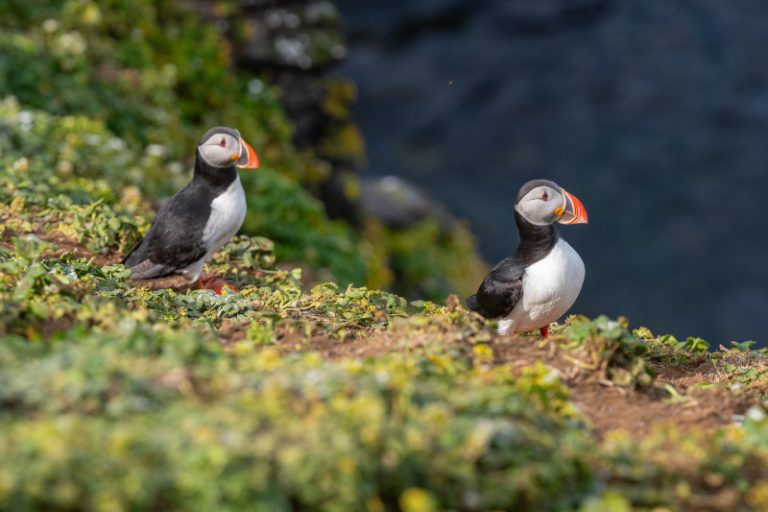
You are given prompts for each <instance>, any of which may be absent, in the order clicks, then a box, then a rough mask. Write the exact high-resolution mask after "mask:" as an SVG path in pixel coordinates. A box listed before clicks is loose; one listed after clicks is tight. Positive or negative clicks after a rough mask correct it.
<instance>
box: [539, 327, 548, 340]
mask: <svg viewBox="0 0 768 512" xmlns="http://www.w3.org/2000/svg"><path fill="white" fill-rule="evenodd" d="M539 334H541V337H542V338H546V337H547V336H549V326H546V327H542V328H541V329H539Z"/></svg>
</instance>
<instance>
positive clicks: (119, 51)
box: [0, 0, 768, 345]
mask: <svg viewBox="0 0 768 512" xmlns="http://www.w3.org/2000/svg"><path fill="white" fill-rule="evenodd" d="M766 19H768V4H766V3H765V2H764V1H761V0H739V1H737V2H720V1H715V0H696V1H691V0H537V1H535V2H532V1H530V0H386V1H385V0H367V1H361V0H110V1H109V2H106V1H96V0H55V1H54V0H50V1H49V0H33V1H29V0H0V157H6V158H8V159H9V160H8V161H9V162H10V163H9V165H10V164H11V163H13V162H17V161H18V160H17V158H18V157H19V156H22V155H23V156H24V157H25V158H27V157H28V158H29V159H30V165H31V166H32V167H34V168H36V166H37V167H39V168H40V169H44V168H45V169H51V168H53V169H55V172H56V173H57V174H58V177H59V179H63V180H69V179H73V180H74V179H80V178H88V179H89V180H105V182H104V183H106V185H105V186H104V187H101V188H100V186H92V184H89V183H93V181H91V182H86V181H79V182H76V183H78V186H84V187H85V186H88V187H92V188H95V189H98V190H104V192H103V193H104V194H112V195H113V196H114V197H116V198H119V199H120V201H121V202H122V204H123V207H124V208H125V210H126V211H136V212H141V211H145V210H146V205H148V204H149V205H150V206H151V207H153V208H156V207H157V206H158V205H160V204H162V202H163V201H164V200H166V199H167V198H168V197H169V196H170V195H171V194H172V193H173V192H175V190H177V189H178V187H180V186H182V185H183V184H184V183H186V181H188V179H189V169H190V165H191V162H192V157H193V155H194V148H195V145H196V142H197V140H198V138H199V137H200V135H201V134H202V133H203V132H204V131H205V130H206V129H207V128H208V127H210V126H214V125H222V124H223V125H230V126H236V127H238V128H239V129H240V131H241V132H242V133H243V134H244V136H245V137H246V139H247V140H248V141H249V142H250V143H251V144H252V145H253V146H254V147H256V148H257V150H258V151H259V153H260V156H261V160H262V163H263V169H262V170H260V171H259V172H258V173H251V174H248V175H247V176H244V184H245V186H246V190H247V191H248V196H249V197H248V204H249V210H248V217H247V219H246V224H245V226H244V231H245V232H246V233H249V234H258V235H262V236H266V237H269V238H271V239H272V240H274V241H275V243H276V252H277V256H278V259H279V260H280V261H283V262H287V263H301V264H303V265H304V267H305V268H306V269H307V270H306V272H305V280H306V281H307V282H308V283H310V284H311V283H312V282H317V281H322V280H326V279H335V280H337V281H339V282H340V283H342V284H343V283H349V282H352V283H356V284H365V285H367V286H369V287H372V288H384V289H390V290H393V291H396V292H398V293H400V294H402V295H404V296H406V297H408V298H409V299H419V298H430V299H434V300H443V299H444V298H445V296H446V295H447V294H448V293H454V292H455V293H459V294H461V295H466V294H468V293H472V292H473V290H474V289H475V288H476V287H477V285H478V284H479V282H480V280H481V279H482V277H483V275H484V273H485V271H487V269H488V265H489V264H492V263H495V262H496V261H498V260H500V259H502V258H503V257H505V256H507V255H509V254H511V252H512V251H513V250H514V248H515V246H516V244H517V233H516V229H515V227H514V223H513V205H514V198H515V195H516V193H517V190H518V188H519V187H520V185H521V184H523V183H524V182H525V181H527V180H528V179H532V178H549V179H552V180H555V181H557V182H558V183H559V184H561V185H562V186H563V187H565V188H566V189H567V190H569V191H570V192H572V193H573V194H575V195H576V196H577V197H579V198H580V199H581V200H582V201H583V202H584V204H585V205H586V207H587V209H588V211H589V215H590V223H589V225H587V226H574V227H562V228H560V233H561V234H562V235H563V236H564V237H565V238H566V239H567V240H568V241H569V242H570V243H571V244H572V245H573V246H574V247H575V248H576V249H577V250H578V251H579V253H580V254H581V255H582V257H583V259H584V261H585V263H586V266H587V280H586V283H585V287H584V290H583V292H582V295H581V297H580V298H579V301H578V302H577V304H576V306H575V307H574V312H579V313H585V314H588V315H597V314H599V313H606V314H609V315H612V316H618V315H624V316H627V317H629V319H630V321H631V323H632V324H633V325H646V326H648V327H650V328H651V329H652V330H653V331H654V332H659V333H673V334H675V335H677V336H678V337H683V338H684V337H686V336H701V337H704V338H706V339H707V340H709V341H710V342H711V343H713V344H715V345H716V344H718V343H726V342H727V341H729V340H737V341H744V340H750V339H754V340H757V341H758V342H763V343H765V342H766V341H768V336H766V335H765V328H764V327H763V325H764V323H763V319H762V314H763V313H764V312H768V265H766V263H765V260H766V253H767V252H768V236H766V234H767V229H766V228H768V220H766V214H765V210H766V208H767V206H766V204H767V201H768V175H766V172H765V167H766V162H768V139H767V138H766V136H768V66H766V65H765V58H764V56H765V51H766V49H767V48H768V31H767V30H765V23H764V22H765V20H766ZM126 20H131V22H130V23H126ZM52 141H60V142H58V143H54V142H52ZM67 148H69V149H67ZM72 148H74V149H72ZM89 148H92V149H93V154H94V155H97V156H94V157H92V158H91V160H88V159H85V160H84V159H83V158H82V156H78V157H77V158H76V157H74V156H73V155H82V154H88V151H89ZM3 152H6V154H5V155H3ZM107 185H108V186H107ZM100 193H101V192H100ZM73 200H74V201H77V200H78V198H77V194H73ZM141 205H144V207H142V206H141ZM142 208H144V209H142Z"/></svg>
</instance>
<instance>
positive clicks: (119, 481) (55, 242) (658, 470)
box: [0, 0, 768, 512]
mask: <svg viewBox="0 0 768 512" xmlns="http://www.w3.org/2000/svg"><path fill="white" fill-rule="evenodd" d="M219 5H220V6H222V8H226V7H227V5H230V4H228V3H219ZM230 8H231V5H230ZM126 13H130V17H131V19H132V20H134V23H133V24H132V25H131V26H130V27H128V26H126V25H125V24H124V22H123V20H124V19H125V17H126V15H127V14H126ZM161 26H162V27H163V28H162V30H161V29H160V28H159V27H161ZM0 29H2V30H0V96H2V98H3V99H2V100H0V170H1V171H2V172H0V413H1V414H0V510H13V511H27V510H29V511H31V510H47V511H49V510H53V511H56V510H61V511H65V510H66V511H72V510H115V511H118V510H270V511H271V510H276V511H280V510H285V511H288V510H330V511H358V510H368V511H373V512H377V511H386V510H403V511H405V512H428V511H436V510H467V511H473V510H477V511H485V510H521V511H525V510H531V511H534V510H535V511H580V512H601V511H605V512H608V511H610V512H616V511H618V512H622V511H631V510H637V511H655V512H661V511H667V510H683V511H700V510H708V511H723V512H725V511H728V512H730V511H748V510H766V509H768V470H767V469H766V468H768V442H767V441H766V440H767V439H768V417H767V416H766V411H765V408H764V406H763V403H764V400H766V399H768V391H766V390H767V389H768V353H767V352H766V350H752V346H751V344H750V342H744V343H733V344H731V345H729V347H727V348H726V347H720V349H719V350H717V351H712V352H710V351H708V349H709V348H710V346H709V344H708V343H707V342H706V341H704V340H702V339H700V338H694V337H691V338H688V339H686V340H682V341H681V340H677V339H675V338H674V337H672V336H655V335H654V334H652V333H651V332H650V331H649V330H648V329H645V328H638V329H635V330H631V329H630V328H629V325H628V322H627V321H626V320H625V319H618V320H611V319H609V318H606V317H598V318H596V319H594V320H591V319H588V318H584V317H571V318H569V319H568V320H567V321H566V322H565V323H564V324H562V325H556V326H552V329H551V332H552V335H551V337H550V338H549V339H547V340H540V339H539V338H538V337H537V336H535V337H534V336H528V337H516V338H510V337H498V336H496V335H495V334H494V330H493V329H494V325H493V322H487V321H485V320H483V319H482V318H480V317H479V316H477V315H475V314H472V313H469V312H467V311H466V310H465V309H463V308H462V307H461V306H460V304H459V301H458V300H457V298H456V297H455V296H452V297H450V298H449V300H448V301H447V304H446V305H445V306H443V305H439V304H436V303H433V302H429V301H416V302H412V303H408V302H407V301H406V300H405V299H404V298H403V297H401V296H399V295H396V294H394V293H391V292H388V291H382V290H380V288H382V287H383V286H385V285H392V284H393V277H392V276H393V274H394V270H393V268H392V267H391V266H390V265H392V264H393V265H395V266H396V268H397V270H398V272H400V273H401V274H402V275H403V276H405V282H406V283H407V284H405V285H402V286H404V287H405V288H409V289H411V290H413V289H417V290H420V291H423V296H424V297H431V296H434V295H438V294H445V293H447V292H449V291H452V290H454V289H455V288H452V283H455V282H458V281H461V280H462V279H466V277H467V276H466V275H464V276H462V275H451V274H450V272H449V271H448V269H451V268H452V269H464V268H468V267H466V265H471V264H474V263H473V261H474V260H472V261H467V259H466V258H462V257H461V254H462V253H466V252H467V251H470V249H471V248H472V240H471V237H469V236H468V234H467V233H465V232H462V231H457V232H454V233H452V234H448V235H446V234H445V233H441V232H440V230H439V229H438V228H437V226H435V225H434V224H433V223H432V222H430V221H425V222H423V223H422V224H420V225H418V226H416V227H414V228H412V230H411V231H407V232H394V231H390V230H388V229H387V228H385V227H383V226H381V225H380V224H379V223H378V222H376V221H375V220H372V219H366V220H365V221H364V222H363V234H356V233H355V232H354V231H353V230H352V229H351V228H350V227H349V226H347V225H345V224H342V223H338V222H332V221H330V220H329V219H328V218H327V216H326V215H325V213H324V210H323V207H322V205H321V204H320V203H318V202H317V201H316V200H315V199H313V198H312V197H310V196H309V195H308V194H307V193H306V192H305V191H304V189H303V188H302V185H306V184H307V183H308V182H310V181H311V179H310V178H309V176H313V178H312V179H315V177H316V175H317V173H318V172H319V173H321V171H322V164H318V163H317V160H316V159H315V157H314V156H312V155H307V154H300V153H299V152H297V151H296V150H295V148H293V146H292V143H291V142H290V137H291V127H290V123H289V122H288V121H287V119H286V118H285V116H284V114H283V112H282V109H281V105H280V101H279V95H278V94H277V93H276V92H275V91H273V90H272V89H271V88H270V87H264V88H263V90H262V92H260V93H259V94H258V95H250V96H249V93H247V86H246V85H245V84H247V81H249V80H254V79H256V78H254V77H244V76H240V75H237V74H234V73H232V72H231V71H230V69H229V67H228V65H227V55H228V52H227V51H225V50H226V45H225V43H224V42H223V40H222V39H221V38H220V36H219V35H218V33H216V32H215V31H214V30H213V29H212V28H210V27H206V26H204V25H201V24H200V23H199V22H198V21H197V20H196V19H195V18H193V17H192V16H191V15H189V14H186V13H184V12H183V11H179V10H178V9H177V5H176V4H175V3H173V2H162V1H159V0H157V1H152V2H150V1H138V2H128V1H120V0H114V1H110V2H98V3H96V2H89V1H87V0H58V1H53V2H35V1H32V2H20V1H16V0H6V2H5V3H4V4H3V10H2V11H0ZM193 53H194V54H195V55H197V56H198V57H197V59H191V58H190V55H192V54H193ZM244 91H246V92H244ZM337 93H338V95H339V98H340V99H339V100H338V101H339V103H340V104H341V106H340V105H339V104H336V103H331V104H329V105H327V106H326V108H328V109H331V110H336V109H339V108H343V107H344V105H345V104H346V103H345V101H346V99H345V98H347V97H348V96H349V94H351V92H350V91H346V90H340V91H337ZM232 98H238V101H237V102H233V101H231V99H232ZM209 124H231V125H236V126H239V127H241V129H242V130H243V132H244V133H249V134H252V136H253V137H254V139H252V140H251V142H253V143H254V145H257V146H258V147H260V148H262V151H261V152H262V159H263V160H264V161H265V162H267V165H266V166H265V167H266V169H264V170H263V171H259V172H258V173H253V174H251V175H249V176H248V178H247V182H246V183H247V187H248V190H249V191H250V192H251V194H252V196H251V197H250V198H249V202H250V209H249V217H248V219H247V229H246V234H244V235H242V236H239V237H237V238H236V239H235V240H233V241H232V242H231V243H230V244H229V245H227V246H226V247H225V248H224V249H223V250H222V251H221V253H220V254H218V255H217V257H216V258H215V260H214V261H213V262H212V263H211V264H210V265H209V267H208V268H207V271H209V272H211V273H214V274H216V275H217V276H220V277H223V278H226V279H227V280H229V281H231V282H233V283H235V284H236V285H237V286H238V287H239V288H240V291H238V292H234V293H225V294H223V295H215V294H213V292H211V291H208V290H191V289H186V288H185V287H184V286H181V287H177V288H175V289H171V288H163V287H155V289H150V288H145V287H142V286H138V285H137V284H136V283H134V282H131V281H130V280H128V279H127V277H128V271H127V270H126V269H125V267H123V266H122V265H120V264H119V261H120V257H121V255H122V254H124V253H125V251H126V250H127V249H129V248H130V247H131V246H132V245H133V244H134V243H135V242H136V241H137V240H138V238H139V237H140V236H141V234H142V233H143V232H145V230H146V229H147V228H148V222H149V219H150V218H151V216H152V214H153V211H154V208H155V206H156V203H155V200H157V198H159V197H162V196H165V195H168V194H170V193H172V192H173V191H174V190H175V189H176V188H177V187H178V186H180V185H181V184H182V183H183V182H185V180H186V179H188V177H187V172H186V171H185V169H186V164H188V162H187V161H186V160H185V163H184V164H183V163H181V162H182V160H181V159H186V158H187V157H188V154H187V153H188V152H189V148H191V147H193V145H194V140H195V139H196V138H197V137H198V136H199V132H200V131H201V126H207V125H209ZM249 137H250V136H249ZM417 254H419V255H420V257H416V255H417ZM393 262H394V263H393ZM446 262H448V263H449V264H448V263H446ZM366 282H367V283H368V284H369V285H370V284H371V283H375V284H376V286H368V287H364V286H361V285H362V284H364V283H366ZM318 283H319V284H318ZM337 283H340V284H337ZM348 283H355V284H352V285H348Z"/></svg>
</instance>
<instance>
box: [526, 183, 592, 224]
mask: <svg viewBox="0 0 768 512" xmlns="http://www.w3.org/2000/svg"><path fill="white" fill-rule="evenodd" d="M527 189H529V190H527ZM526 190H527V191H526ZM520 192H521V193H522V194H523V195H522V197H519V198H518V200H517V204H516V205H515V210H517V212H518V213H519V214H520V215H522V216H523V218H524V219H525V220H527V221H528V222H530V223H531V224H535V225H537V226H546V225H549V224H552V223H553V222H559V223H560V224H586V223H587V221H588V217H587V210H586V208H584V205H583V204H581V201H579V200H578V199H577V198H576V196H574V195H573V194H569V193H568V192H566V191H565V190H563V189H562V188H561V187H560V186H559V185H557V184H556V183H553V182H551V181H545V180H536V181H532V182H528V183H526V184H525V185H523V188H521V189H520Z"/></svg>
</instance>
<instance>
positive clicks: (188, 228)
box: [123, 188, 211, 279]
mask: <svg viewBox="0 0 768 512" xmlns="http://www.w3.org/2000/svg"><path fill="white" fill-rule="evenodd" d="M190 192H191V191H189V190H188V188H185V189H183V190H182V191H180V192H179V193H178V194H176V195H175V196H174V197H173V198H172V199H171V200H170V201H168V203H167V204H165V205H164V206H163V207H162V208H160V210H159V211H158V212H157V215H156V216H155V220H154V221H152V226H151V227H150V228H149V231H148V232H147V234H146V235H145V236H144V238H143V239H142V240H141V242H139V244H138V245H137V246H136V247H134V248H133V250H131V252H130V253H128V255H127V256H126V257H125V259H124V260H123V263H124V264H125V265H126V266H127V267H129V268H131V269H132V270H133V273H132V274H131V277H133V278H134V279H152V278H155V277H163V276H167V275H170V274H173V273H174V272H177V271H179V270H182V269H184V268H186V267H187V266H189V265H191V264H192V263H195V262H196V261H198V260H199V259H200V258H202V257H204V256H205V253H206V252H207V250H208V248H207V245H206V244H205V243H204V241H203V230H204V229H205V224H206V222H207V221H208V217H209V216H210V213H211V209H210V203H208V204H207V205H206V206H207V207H202V208H201V207H200V203H199V202H197V201H190V199H191V198H190V197H186V196H188V195H189V193H190ZM203 204H205V203H203Z"/></svg>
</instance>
